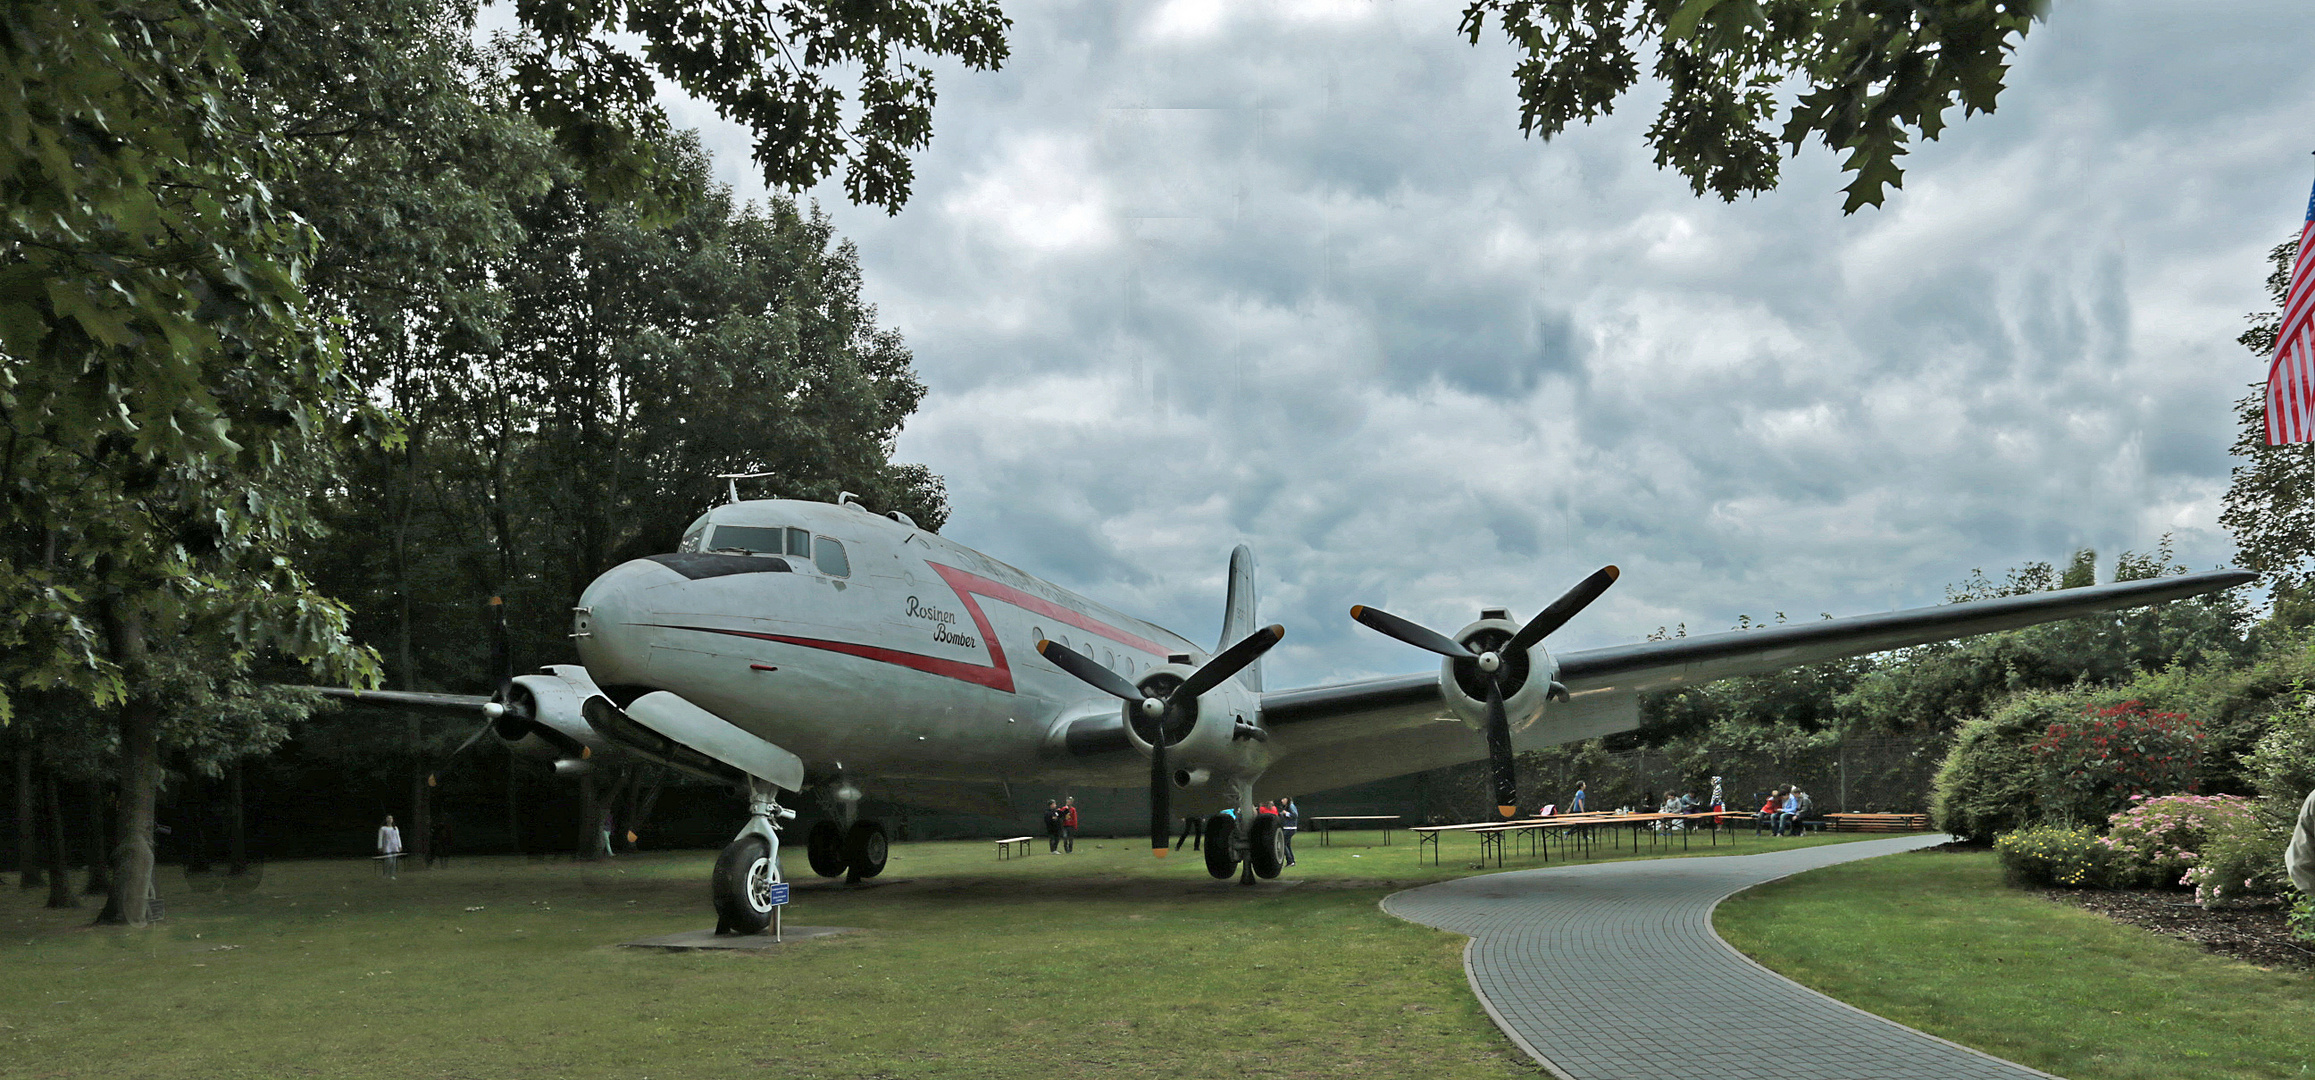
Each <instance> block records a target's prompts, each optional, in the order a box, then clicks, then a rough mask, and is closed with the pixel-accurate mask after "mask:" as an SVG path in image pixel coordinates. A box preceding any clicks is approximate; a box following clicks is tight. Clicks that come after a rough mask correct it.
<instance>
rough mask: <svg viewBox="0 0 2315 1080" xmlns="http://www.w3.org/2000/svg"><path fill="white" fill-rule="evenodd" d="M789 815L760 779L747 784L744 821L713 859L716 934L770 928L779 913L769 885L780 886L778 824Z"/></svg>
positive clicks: (746, 932) (773, 791)
mask: <svg viewBox="0 0 2315 1080" xmlns="http://www.w3.org/2000/svg"><path fill="white" fill-rule="evenodd" d="M795 816H796V812H795V811H793V810H789V809H785V808H783V807H781V806H780V802H779V791H778V789H776V788H774V787H772V786H771V785H770V784H767V783H764V782H763V781H761V780H756V781H753V782H751V783H750V784H749V790H748V823H747V824H746V825H743V826H741V827H740V832H739V835H738V836H735V837H733V838H732V841H731V843H729V844H726V845H724V849H723V854H721V855H718V856H716V860H715V876H714V878H713V879H712V880H713V885H712V891H713V897H714V900H715V932H716V933H718V934H760V933H763V932H764V931H765V930H766V929H768V928H769V927H770V926H771V925H772V917H773V914H774V913H775V912H776V911H778V910H779V906H778V905H777V904H775V903H774V902H773V899H774V898H773V893H775V892H776V891H778V890H776V889H775V888H773V886H776V885H779V884H780V883H781V882H780V824H779V823H780V822H782V821H786V820H789V819H791V818H794V817H795Z"/></svg>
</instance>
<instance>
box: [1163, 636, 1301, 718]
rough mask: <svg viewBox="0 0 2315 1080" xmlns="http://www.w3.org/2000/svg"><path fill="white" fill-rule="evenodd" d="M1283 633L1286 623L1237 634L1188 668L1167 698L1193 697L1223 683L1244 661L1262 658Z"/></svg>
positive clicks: (1188, 699) (1251, 661) (1237, 671)
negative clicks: (1194, 667) (1202, 661)
mask: <svg viewBox="0 0 2315 1080" xmlns="http://www.w3.org/2000/svg"><path fill="white" fill-rule="evenodd" d="M1285 636H1286V628H1285V627H1283V626H1280V625H1278V624H1277V623H1271V624H1270V625H1268V626H1265V627H1263V628H1262V629H1260V630H1256V631H1254V632H1253V633H1251V634H1248V635H1246V636H1245V637H1242V638H1239V639H1238V643H1237V644H1235V645H1232V646H1230V647H1229V648H1227V649H1224V650H1222V652H1221V655H1219V656H1215V657H1213V658H1212V659H1209V660H1207V661H1206V663H1205V666H1203V667H1200V668H1199V669H1198V670H1196V671H1193V672H1190V677H1189V678H1187V679H1184V680H1182V684H1181V685H1180V686H1177V687H1175V688H1174V692H1173V693H1171V694H1167V695H1166V700H1168V701H1194V700H1196V699H1197V698H1198V697H1199V696H1200V695H1202V694H1204V693H1205V692H1206V691H1208V690H1211V689H1213V688H1215V687H1217V686H1220V685H1222V680H1224V679H1227V678H1229V677H1230V676H1232V675H1236V674H1237V673H1239V672H1240V671H1243V670H1245V669H1246V665H1248V664H1251V663H1253V662H1254V661H1256V660H1259V659H1261V658H1262V654H1263V653H1266V652H1269V651H1270V647H1271V646H1272V645H1276V644H1278V639H1280V638H1283V637H1285Z"/></svg>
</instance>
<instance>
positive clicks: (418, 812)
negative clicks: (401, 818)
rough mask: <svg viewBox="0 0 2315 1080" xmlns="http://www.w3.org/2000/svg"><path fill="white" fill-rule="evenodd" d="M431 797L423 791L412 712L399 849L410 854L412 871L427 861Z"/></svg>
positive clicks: (420, 741) (421, 755) (420, 747)
mask: <svg viewBox="0 0 2315 1080" xmlns="http://www.w3.org/2000/svg"><path fill="white" fill-rule="evenodd" d="M432 794H434V793H433V792H432V791H429V790H427V786H426V742H425V737H424V729H423V728H422V727H421V726H420V722H419V719H418V714H416V713H412V714H410V831H409V832H408V833H407V834H405V835H406V836H407V837H408V839H406V840H405V841H403V844H402V850H404V851H407V852H409V853H410V866H411V868H412V869H416V868H418V867H422V866H425V865H427V864H428V862H429V861H430V860H429V859H428V858H427V845H428V844H429V843H431V840H430V839H429V838H430V837H431V836H432V835H433V833H432V829H433V826H434V815H433V813H432V807H431V806H429V805H428V804H429V803H430V802H432V800H431V799H429V798H428V796H430V795H432Z"/></svg>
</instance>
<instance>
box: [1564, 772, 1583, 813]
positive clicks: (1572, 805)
mask: <svg viewBox="0 0 2315 1080" xmlns="http://www.w3.org/2000/svg"><path fill="white" fill-rule="evenodd" d="M1567 812H1568V813H1571V814H1580V813H1583V812H1584V782H1583V781H1581V780H1578V781H1576V782H1575V794H1573V795H1570V796H1568V797H1567Z"/></svg>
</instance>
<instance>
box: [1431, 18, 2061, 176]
mask: <svg viewBox="0 0 2315 1080" xmlns="http://www.w3.org/2000/svg"><path fill="white" fill-rule="evenodd" d="M2043 6H2044V5H2043V4H2042V3H2041V2H2040V0H1917V2H1914V3H1907V4H1885V3H1874V2H1871V0H1646V2H1644V3H1638V4H1626V3H1607V2H1603V0H1555V2H1548V3H1537V2H1535V0H1468V3H1467V4H1466V5H1465V7H1464V9H1463V21H1462V26H1461V28H1460V30H1461V32H1462V33H1463V34H1464V35H1465V36H1467V37H1468V38H1469V39H1470V40H1471V42H1472V43H1473V44H1477V43H1478V41H1479V38H1480V36H1481V34H1482V33H1484V32H1485V30H1486V28H1487V22H1488V20H1489V18H1490V17H1493V19H1494V21H1495V23H1496V25H1497V26H1498V27H1499V28H1500V29H1501V31H1502V33H1503V35H1504V37H1505V38H1507V39H1508V40H1509V41H1510V43H1511V44H1512V45H1513V46H1515V47H1517V48H1518V49H1519V50H1520V52H1521V53H1522V54H1523V58H1522V59H1521V61H1520V63H1519V65H1518V67H1517V68H1516V69H1514V71H1513V77H1514V78H1515V79H1516V80H1517V81H1518V83H1519V101H1520V113H1519V128H1520V130H1521V131H1522V132H1524V133H1526V134H1529V135H1540V136H1542V137H1543V138H1545V139H1549V138H1551V137H1552V136H1554V135H1557V134H1559V133H1560V132H1561V131H1564V130H1566V128H1567V125H1568V124H1569V122H1571V121H1579V120H1580V121H1590V120H1593V119H1596V118H1598V117H1601V116H1605V115H1607V114H1608V113H1610V112H1612V111H1614V109H1615V105H1616V101H1617V99H1619V98H1621V97H1623V95H1624V94H1625V92H1627V91H1629V90H1630V89H1631V88H1632V84H1633V83H1634V82H1636V81H1637V80H1638V78H1639V72H1640V65H1639V58H1638V50H1639V49H1641V48H1643V47H1646V46H1648V45H1651V44H1652V45H1653V46H1654V49H1655V52H1656V65H1655V70H1654V75H1655V77H1656V78H1657V79H1659V80H1661V81H1662V82H1663V83H1664V85H1665V87H1666V89H1667V91H1668V92H1667V94H1666V97H1665V100H1664V104H1663V106H1662V108H1661V109H1660V110H1659V111H1658V113H1657V116H1656V122H1655V124H1654V125H1653V126H1651V127H1650V128H1649V129H1648V136H1647V140H1648V145H1649V146H1650V147H1652V148H1654V149H1655V151H1656V165H1657V167H1659V168H1672V169H1677V170H1679V172H1680V174H1681V175H1683V176H1685V177H1687V178H1688V183H1689V186H1690V187H1691V188H1692V189H1693V190H1694V191H1695V192H1696V193H1697V194H1699V195H1701V194H1703V193H1704V192H1705V191H1706V190H1710V191H1712V192H1713V193H1714V194H1716V195H1719V196H1720V197H1721V198H1722V199H1725V200H1730V201H1734V200H1735V198H1736V196H1737V195H1739V194H1743V193H1748V192H1760V191H1766V190H1768V189H1770V188H1773V187H1775V186H1776V182H1777V172H1778V165H1779V162H1778V150H1777V144H1778V143H1779V142H1782V143H1784V144H1785V145H1786V146H1787V147H1788V148H1789V149H1790V151H1791V152H1793V153H1798V152H1799V151H1800V149H1801V147H1802V146H1804V145H1805V144H1807V143H1808V142H1810V141H1811V140H1812V139H1813V140H1815V141H1818V142H1821V143H1823V144H1824V145H1825V146H1826V147H1827V148H1829V149H1832V150H1835V151H1839V152H1842V153H1844V154H1846V157H1845V158H1844V159H1843V160H1842V163H1841V168H1842V170H1843V171H1845V172H1848V173H1850V174H1852V175H1853V177H1854V179H1852V180H1851V182H1850V183H1849V186H1848V189H1847V191H1848V200H1847V202H1846V203H1845V205H1844V207H1843V209H1844V210H1845V211H1847V212H1855V211H1856V209H1857V208H1858V207H1861V206H1867V205H1871V206H1879V205H1881V201H1882V199H1883V198H1884V197H1885V189H1886V188H1889V187H1900V186H1903V180H1904V173H1903V170H1901V169H1899V168H1898V166H1897V159H1898V158H1899V157H1901V156H1903V155H1904V154H1905V153H1906V144H1907V143H1908V142H1910V141H1911V140H1912V139H1913V138H1914V137H1915V136H1918V137H1920V138H1922V139H1925V140H1933V139H1935V138H1937V136H1938V134H1939V133H1940V132H1942V131H1943V130H1944V129H1945V122H1946V121H1945V113H1946V111H1947V110H1948V109H1950V108H1952V107H1953V106H1955V105H1959V106H1961V108H1962V115H1964V116H1972V115H1975V114H1977V113H1980V112H1989V113H1990V112H1992V111H1993V108H1994V100H1995V98H1996V97H1997V96H1998V95H1999V94H2000V93H2001V90H2002V80H2003V78H2004V77H2005V76H2006V75H2007V74H2008V70H2009V66H2008V55H2009V53H2010V52H2011V51H2013V50H2014V49H2016V48H2017V46H2018V43H2019V42H2020V41H2022V40H2023V39H2024V38H2025V35H2026V32H2027V31H2028V30H2030V29H2031V28H2032V27H2033V24H2034V22H2035V20H2037V19H2038V18H2039V17H2040V14H2041V11H2042V8H2043ZM1793 89H1797V90H1798V96H1797V98H1794V99H1791V100H1792V104H1791V106H1790V108H1789V110H1787V111H1786V115H1785V120H1784V124H1783V129H1782V131H1781V132H1780V133H1778V134H1775V135H1771V134H1770V130H1769V125H1770V123H1771V121H1772V120H1774V118H1775V116H1776V113H1777V111H1778V110H1777V99H1778V97H1780V96H1782V95H1783V94H1784V93H1785V92H1787V91H1789V90H1793Z"/></svg>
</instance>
